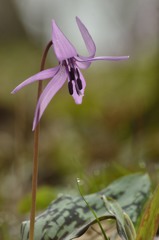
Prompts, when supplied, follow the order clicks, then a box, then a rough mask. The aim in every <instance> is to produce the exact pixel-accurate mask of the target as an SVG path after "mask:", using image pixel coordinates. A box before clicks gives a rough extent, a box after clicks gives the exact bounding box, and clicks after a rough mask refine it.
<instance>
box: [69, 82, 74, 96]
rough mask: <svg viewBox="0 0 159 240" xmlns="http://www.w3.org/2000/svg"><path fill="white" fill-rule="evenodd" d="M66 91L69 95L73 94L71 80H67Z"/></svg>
mask: <svg viewBox="0 0 159 240" xmlns="http://www.w3.org/2000/svg"><path fill="white" fill-rule="evenodd" d="M68 91H69V94H70V95H72V94H73V84H72V81H70V82H68Z"/></svg>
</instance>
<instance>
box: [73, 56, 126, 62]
mask: <svg viewBox="0 0 159 240" xmlns="http://www.w3.org/2000/svg"><path fill="white" fill-rule="evenodd" d="M74 58H75V60H76V61H77V62H79V63H83V62H94V61H100V60H105V61H121V60H127V59H128V58H129V56H117V57H115V56H100V57H93V58H86V59H83V58H81V57H74ZM77 62H76V64H77Z"/></svg>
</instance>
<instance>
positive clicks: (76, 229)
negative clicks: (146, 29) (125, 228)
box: [21, 174, 150, 240]
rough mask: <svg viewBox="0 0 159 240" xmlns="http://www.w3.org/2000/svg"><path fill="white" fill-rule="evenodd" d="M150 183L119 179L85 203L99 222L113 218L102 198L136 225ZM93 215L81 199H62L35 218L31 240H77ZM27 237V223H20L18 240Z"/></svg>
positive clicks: (138, 178)
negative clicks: (112, 201) (115, 203)
mask: <svg viewBox="0 0 159 240" xmlns="http://www.w3.org/2000/svg"><path fill="white" fill-rule="evenodd" d="M149 190H150V180H149V177H148V175H146V174H145V175H144V174H132V175H129V176H125V177H122V178H120V179H118V180H116V181H115V182H113V183H112V184H110V185H109V186H108V187H107V188H105V189H103V190H101V191H99V192H97V193H94V194H90V195H86V196H85V199H86V201H87V202H88V203H89V205H90V207H91V208H92V209H93V210H94V211H95V212H96V215H97V217H98V218H99V219H100V220H104V219H109V218H110V217H112V218H114V213H109V212H108V211H106V207H105V203H104V201H103V199H102V198H101V196H103V195H104V196H106V197H111V198H113V199H115V200H116V201H118V204H119V205H120V206H121V207H122V209H123V210H124V211H125V212H126V214H128V215H129V217H130V219H131V220H132V222H133V223H134V224H135V223H136V222H137V219H138V217H139V215H140V213H141V211H142V208H143V205H144V203H145V201H146V199H147V197H148V195H149ZM95 222H96V220H95V218H94V216H93V215H92V212H91V211H90V209H89V208H88V206H87V205H86V203H85V202H84V201H83V198H82V197H81V196H70V195H62V196H61V197H59V198H57V199H56V200H55V201H53V202H52V203H51V204H50V205H49V206H48V208H47V209H46V211H44V212H43V213H42V214H40V215H39V216H37V217H36V222H35V237H34V240H50V239H51V240H57V239H63V240H70V239H73V238H75V237H79V236H81V235H82V234H84V233H85V231H86V230H87V229H88V228H89V226H91V225H92V224H93V223H95ZM28 236H29V221H25V222H23V223H22V228H21V239H22V240H27V239H28Z"/></svg>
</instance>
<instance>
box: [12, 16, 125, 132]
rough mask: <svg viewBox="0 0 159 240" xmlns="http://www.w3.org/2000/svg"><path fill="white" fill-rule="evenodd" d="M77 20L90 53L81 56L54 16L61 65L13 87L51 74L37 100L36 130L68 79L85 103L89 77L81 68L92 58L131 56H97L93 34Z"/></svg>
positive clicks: (70, 87)
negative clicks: (87, 77)
mask: <svg viewBox="0 0 159 240" xmlns="http://www.w3.org/2000/svg"><path fill="white" fill-rule="evenodd" d="M76 21H77V25H78V27H79V30H80V32H81V34H82V37H83V40H84V42H85V44H86V47H87V50H88V52H89V56H88V57H83V56H80V55H79V54H78V53H77V51H76V49H75V48H74V46H73V45H72V44H71V43H70V42H69V40H68V39H67V38H66V37H65V35H64V34H63V33H62V32H61V30H60V29H59V27H58V26H57V25H56V23H55V21H54V20H52V43H53V48H54V52H55V54H56V57H57V60H58V62H59V65H58V66H56V67H54V68H50V69H47V70H43V71H41V72H39V73H37V74H35V75H33V76H32V77H30V78H28V79H26V80H25V81H24V82H22V83H21V84H20V85H18V86H17V87H16V88H15V89H14V90H13V91H12V93H16V92H17V91H19V90H20V89H21V88H23V87H25V86H26V85H28V84H30V83H33V82H35V81H41V80H44V79H48V78H51V80H50V81H49V83H48V84H47V86H46V87H45V88H44V90H43V92H42V94H41V96H40V98H39V100H38V103H37V106H36V110H35V115H34V121H33V130H34V129H35V127H36V125H37V123H38V122H39V120H40V118H41V116H42V114H43V112H44V110H45V109H46V107H47V105H48V104H49V102H50V101H51V99H52V98H53V97H54V95H55V94H56V93H57V92H58V91H59V90H60V88H61V87H62V86H63V85H64V83H65V82H66V80H67V81H68V90H69V93H70V94H71V95H72V97H73V98H74V100H75V103H76V104H81V103H82V98H83V96H84V90H85V87H86V81H85V79H84V77H83V75H82V73H81V71H80V69H86V68H88V67H89V66H90V64H91V62H93V61H97V60H108V61H118V60H125V59H128V56H119V57H112V56H100V57H95V53H96V46H95V43H94V41H93V39H92V37H91V35H90V34H89V32H88V30H87V28H86V27H85V26H84V24H83V23H82V22H81V21H80V19H79V18H78V17H76Z"/></svg>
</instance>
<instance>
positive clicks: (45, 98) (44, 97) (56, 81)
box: [33, 67, 67, 130]
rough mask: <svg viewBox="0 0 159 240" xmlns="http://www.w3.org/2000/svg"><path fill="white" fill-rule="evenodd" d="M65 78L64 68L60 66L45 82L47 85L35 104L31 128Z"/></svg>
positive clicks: (35, 124)
mask: <svg viewBox="0 0 159 240" xmlns="http://www.w3.org/2000/svg"><path fill="white" fill-rule="evenodd" d="M66 78H67V74H66V71H65V68H64V67H61V68H60V70H59V71H58V73H57V74H56V75H55V76H54V78H53V79H52V80H51V81H50V82H49V83H48V84H47V86H46V87H45V89H44V90H43V92H42V94H41V96H40V98H39V100H38V103H37V106H36V110H35V115H34V121H33V130H35V127H36V126H37V124H38V122H39V120H40V118H41V116H42V114H43V112H44V110H45V109H46V107H47V105H48V104H49V102H50V101H51V99H52V98H53V97H54V95H55V94H56V93H57V92H58V91H59V89H60V88H61V87H62V86H63V84H64V83H65V81H66Z"/></svg>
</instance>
